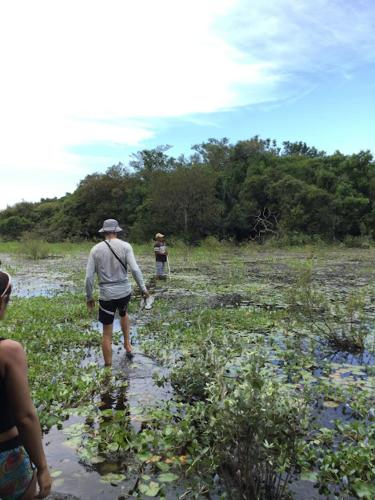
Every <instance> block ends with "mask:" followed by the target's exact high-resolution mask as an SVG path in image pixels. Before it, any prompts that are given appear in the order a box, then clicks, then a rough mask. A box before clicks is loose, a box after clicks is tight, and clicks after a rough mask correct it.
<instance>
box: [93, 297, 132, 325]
mask: <svg viewBox="0 0 375 500" xmlns="http://www.w3.org/2000/svg"><path fill="white" fill-rule="evenodd" d="M129 300H130V295H127V296H126V297H122V298H121V299H113V300H99V321H100V323H103V325H112V323H113V320H114V319H115V314H116V311H117V310H118V312H119V314H120V316H125V314H126V312H127V310H128V304H129Z"/></svg>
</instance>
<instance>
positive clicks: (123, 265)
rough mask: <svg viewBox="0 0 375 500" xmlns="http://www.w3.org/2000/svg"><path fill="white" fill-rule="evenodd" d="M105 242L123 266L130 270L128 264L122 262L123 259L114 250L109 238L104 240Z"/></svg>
mask: <svg viewBox="0 0 375 500" xmlns="http://www.w3.org/2000/svg"><path fill="white" fill-rule="evenodd" d="M104 243H105V244H106V245H107V247H108V248H109V249H110V250H111V252H112V253H113V255H114V256H115V257H116V259H117V260H118V261H119V262H120V264H121V265H122V267H123V268H124V269H125V271H126V272H128V267H127V265H126V264H124V263H123V262H122V260H121V259H120V257H119V256H118V255H117V253H116V252H115V251H114V250H113V248H112V247H111V245H110V244H109V243H108V241H107V240H104Z"/></svg>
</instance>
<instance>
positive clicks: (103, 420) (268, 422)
mask: <svg viewBox="0 0 375 500" xmlns="http://www.w3.org/2000/svg"><path fill="white" fill-rule="evenodd" d="M148 250H149V249H146V248H144V249H142V248H141V247H140V248H138V252H140V253H141V255H142V257H141V259H140V260H141V265H142V260H143V259H148V260H149V259H150V257H149V256H148V255H147V254H146V251H148ZM70 251H73V250H69V252H70ZM69 252H68V253H67V254H65V255H64V256H63V258H61V259H58V260H55V261H54V263H53V266H51V267H48V266H49V265H50V263H49V262H48V260H43V269H45V270H46V271H45V274H44V279H45V281H43V284H42V285H41V287H40V288H41V289H40V293H39V296H38V288H37V287H34V288H32V286H31V285H32V284H30V283H29V282H27V287H26V288H22V287H23V282H22V279H18V282H17V290H18V292H19V293H18V297H12V307H11V308H9V315H8V317H7V321H6V322H3V323H2V324H1V326H0V335H1V336H3V337H11V338H14V339H17V340H20V341H21V342H22V343H23V345H24V346H25V348H26V350H27V355H28V360H29V377H30V383H31V386H32V393H33V399H34V401H35V404H36V406H37V407H38V411H39V415H40V419H41V423H42V427H43V430H44V432H45V441H46V443H47V448H46V449H47V455H48V458H49V461H50V462H52V464H51V465H52V469H53V474H54V477H55V488H56V489H57V490H59V489H61V491H63V492H64V493H67V494H68V493H71V494H74V495H78V496H81V497H82V498H85V497H86V498H87V497H90V496H91V497H92V495H93V491H95V494H100V497H101V498H104V499H106V498H108V499H109V498H118V497H120V498H122V497H124V498H127V497H128V496H129V495H131V496H132V497H139V498H145V497H157V498H181V499H182V498H203V497H205V496H207V495H211V497H212V498H223V499H225V498H245V499H253V498H259V499H263V498H264V499H266V498H267V499H270V498H272V499H279V498H280V499H281V498H287V497H288V495H290V494H291V492H292V493H293V495H294V497H295V498H298V499H300V500H302V499H307V498H310V496H309V495H310V493H311V492H310V493H309V492H307V493H301V491H302V489H301V488H300V489H298V485H299V484H300V481H305V482H306V481H308V482H309V484H311V486H314V487H315V488H316V489H315V490H314V491H315V492H316V496H317V497H319V495H321V497H322V498H324V497H327V496H332V497H334V496H335V497H336V498H345V497H349V496H352V497H355V498H364V499H368V500H370V499H372V498H374V496H375V487H374V483H373V478H374V477H375V464H374V459H373V457H374V456H375V400H374V394H375V341H374V339H375V336H374V332H375V329H374V324H375V323H374V321H375V307H374V305H373V297H374V283H375V280H374V277H375V268H374V266H373V262H374V255H373V250H371V249H369V250H361V253H360V254H357V253H356V252H357V251H356V250H349V249H337V248H333V249H329V248H325V249H324V248H323V249H322V248H320V249H318V250H316V249H314V248H312V247H310V248H308V249H306V250H303V249H300V250H298V249H294V250H293V253H292V252H287V251H277V250H270V249H269V250H267V253H264V252H263V253H261V252H258V251H255V250H254V248H253V247H252V248H251V249H247V248H246V247H241V248H234V247H233V248H232V247H230V246H225V247H224V246H220V245H219V246H218V245H216V244H215V245H213V244H210V245H206V247H205V246H202V247H200V248H197V249H189V252H187V250H186V248H185V247H184V248H176V249H175V254H173V249H171V259H172V257H173V274H172V279H171V280H170V281H167V282H163V283H160V282H155V281H153V280H150V285H151V288H152V289H153V293H154V294H155V297H156V300H155V304H154V307H153V309H152V310H151V311H146V312H145V311H143V312H141V311H139V310H138V303H137V300H134V301H133V302H132V303H131V309H130V312H131V316H132V319H133V344H135V349H134V350H135V358H134V361H132V362H130V361H127V360H126V358H125V356H124V355H123V351H122V342H121V337H120V333H119V332H116V333H115V335H114V367H113V369H112V371H108V370H105V369H103V368H102V366H101V352H100V341H101V335H100V333H99V330H98V325H97V324H96V322H95V321H94V318H92V317H90V316H89V315H88V313H87V311H86V309H85V303H84V297H83V292H82V293H77V289H78V288H79V287H81V286H82V268H83V267H84V263H85V259H86V255H85V254H84V253H81V254H80V253H79V252H77V250H76V249H74V257H72V256H70V254H69ZM142 252H145V253H144V254H142ZM143 255H144V256H143ZM1 257H2V261H3V265H4V264H5V266H13V270H14V272H15V274H16V276H15V279H16V280H17V275H18V276H20V277H21V276H23V275H24V273H25V270H26V268H27V266H28V265H29V264H26V263H25V262H26V261H23V260H22V259H19V258H18V257H17V258H14V257H12V258H11V257H9V255H5V256H3V255H2V256H1ZM69 259H71V260H69ZM69 262H71V263H70V264H69ZM145 262H147V261H145ZM34 265H35V264H34V263H32V266H34ZM147 265H148V264H147ZM147 265H145V266H143V267H144V268H146V269H150V272H152V266H151V265H150V266H149V267H147ZM48 279H50V280H51V283H50V286H51V288H49V290H51V293H52V294H53V295H51V296H49V297H45V296H42V294H43V287H44V286H45V285H46V284H47V285H48ZM66 283H69V286H68V287H66V286H65V284H66ZM60 285H62V286H60ZM53 287H55V288H53ZM29 289H30V290H31V292H30V293H28V290H29ZM53 290H56V291H59V293H55V292H54V291H53ZM115 329H116V328H115ZM117 330H118V328H117ZM57 457H58V458H57ZM303 484H305V483H303ZM307 491H309V490H307ZM296 492H298V493H296ZM318 492H319V493H318ZM56 498H58V496H57V497H56Z"/></svg>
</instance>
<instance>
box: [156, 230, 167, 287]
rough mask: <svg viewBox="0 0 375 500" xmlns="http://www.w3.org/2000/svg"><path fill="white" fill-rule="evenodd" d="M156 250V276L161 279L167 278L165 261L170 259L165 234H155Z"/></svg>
mask: <svg viewBox="0 0 375 500" xmlns="http://www.w3.org/2000/svg"><path fill="white" fill-rule="evenodd" d="M154 252H155V260H156V277H157V278H159V279H165V278H166V274H165V263H166V262H167V259H168V251H167V245H166V243H165V236H164V234H161V233H156V234H155V243H154Z"/></svg>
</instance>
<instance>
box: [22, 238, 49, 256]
mask: <svg viewBox="0 0 375 500" xmlns="http://www.w3.org/2000/svg"><path fill="white" fill-rule="evenodd" d="M21 252H22V253H23V254H24V255H26V257H28V258H29V259H32V260H38V259H46V258H47V257H49V255H50V251H49V245H48V243H47V242H46V241H43V240H37V239H33V238H25V239H24V241H23V245H22V250H21Z"/></svg>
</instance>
